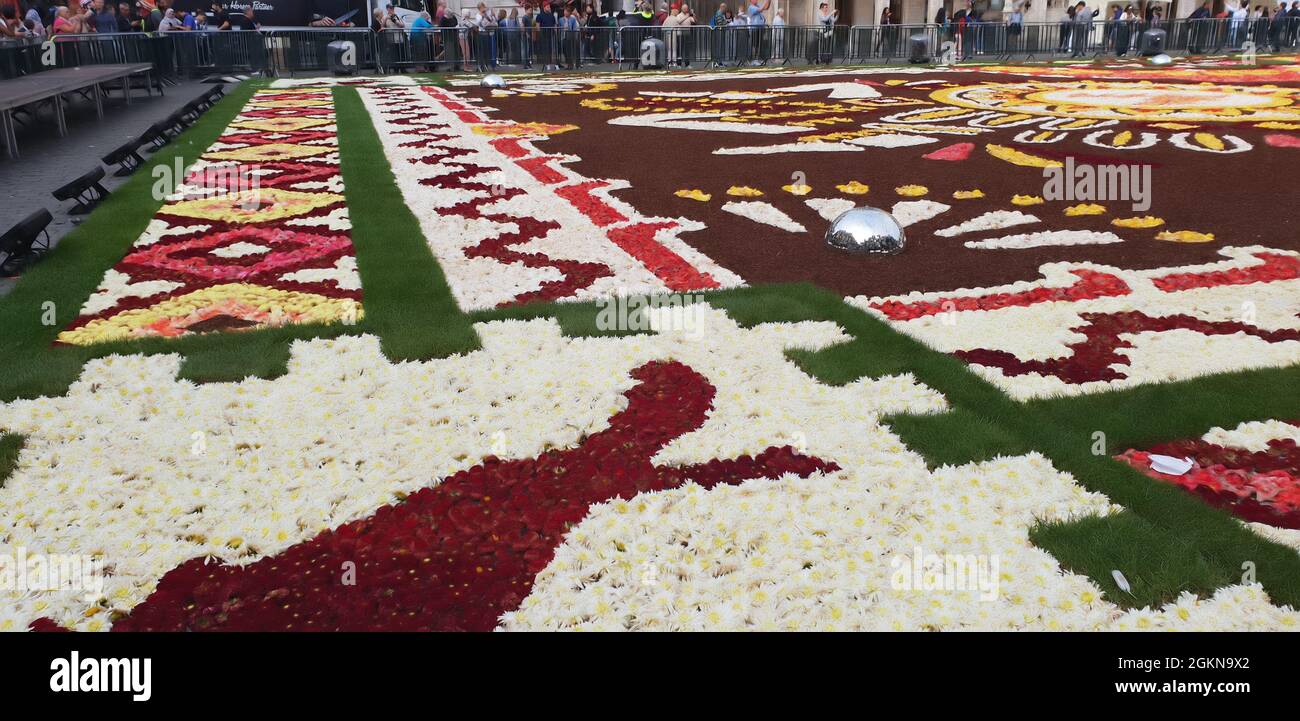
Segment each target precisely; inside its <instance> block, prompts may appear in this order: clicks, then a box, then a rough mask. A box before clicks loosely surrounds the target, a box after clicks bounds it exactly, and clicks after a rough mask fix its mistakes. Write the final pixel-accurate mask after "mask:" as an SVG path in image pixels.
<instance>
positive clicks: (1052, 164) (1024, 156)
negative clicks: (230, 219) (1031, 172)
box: [984, 143, 1064, 168]
mask: <svg viewBox="0 0 1300 721" xmlns="http://www.w3.org/2000/svg"><path fill="white" fill-rule="evenodd" d="M984 150H985V152H987V153H988V154H989V155H992V156H993V157H995V158H997V159H998V160H1005V161H1007V162H1008V163H1011V164H1012V165H1023V166H1026V167H1029V168H1060V167H1063V166H1064V164H1063V163H1061V161H1059V160H1049V159H1047V158H1040V157H1039V156H1037V155H1030V154H1029V153H1025V152H1021V151H1019V150H1016V149H1015V148H1008V147H1006V146H1005V145H994V144H992V143H990V144H988V145H985V146H984Z"/></svg>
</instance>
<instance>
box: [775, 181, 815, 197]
mask: <svg viewBox="0 0 1300 721" xmlns="http://www.w3.org/2000/svg"><path fill="white" fill-rule="evenodd" d="M781 190H784V191H785V192H787V193H790V194H791V195H807V194H809V193H811V192H812V186H811V185H808V184H807V183H791V184H790V185H782V186H781Z"/></svg>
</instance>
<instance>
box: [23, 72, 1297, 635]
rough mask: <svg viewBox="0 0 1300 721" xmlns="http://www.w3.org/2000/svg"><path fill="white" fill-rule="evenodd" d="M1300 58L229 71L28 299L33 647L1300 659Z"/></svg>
mask: <svg viewBox="0 0 1300 721" xmlns="http://www.w3.org/2000/svg"><path fill="white" fill-rule="evenodd" d="M1298 69H1300V66H1297V65H1294V64H1291V63H1288V62H1282V61H1273V62H1269V63H1265V64H1259V65H1245V64H1241V63H1238V62H1236V61H1234V60H1233V59H1231V58H1217V59H1213V58H1212V59H1205V60H1201V61H1195V62H1192V61H1187V62H1179V63H1175V64H1173V65H1171V66H1167V67H1162V68H1154V67H1147V66H1144V65H1142V64H1140V63H1114V64H1109V65H1107V64H1092V63H1086V64H1085V63H1074V64H1071V63H1058V64H1054V65H1025V66H1014V65H985V66H969V67H955V68H948V69H945V68H920V67H905V68H894V67H883V68H870V69H865V68H864V69H853V68H827V69H804V70H791V69H766V68H764V69H756V70H744V71H727V72H722V71H718V72H710V71H702V72H689V73H677V74H668V73H627V74H592V75H541V74H536V75H521V76H518V77H511V78H510V79H509V80H510V81H509V83H508V84H507V85H506V86H505V87H504V88H484V87H479V85H478V83H477V82H476V81H475V80H473V79H471V78H453V79H451V80H442V79H433V78H424V77H420V76H416V77H415V78H414V79H412V78H410V77H398V78H377V79H353V80H347V81H335V80H331V79H293V80H276V81H269V80H267V81H250V82H247V83H244V84H242V85H241V86H240V87H239V88H238V89H236V90H235V91H232V92H231V93H229V95H228V96H227V98H226V99H225V100H223V101H222V102H221V103H220V104H219V105H218V106H217V107H216V108H214V110H212V111H211V112H210V113H208V114H207V115H206V116H204V118H203V119H201V120H200V121H199V123H197V124H196V125H195V127H194V128H192V129H191V130H189V131H188V132H187V133H186V134H185V135H184V136H182V138H181V139H178V141H177V142H176V143H175V144H173V146H171V147H170V148H169V149H166V150H163V151H161V152H159V153H158V154H157V155H156V156H155V157H154V158H153V159H151V161H150V165H151V166H153V167H154V168H155V170H156V169H158V168H163V169H171V168H181V169H183V172H181V173H177V177H176V181H177V182H176V183H174V184H173V185H172V186H171V187H167V188H166V189H165V192H162V193H158V192H157V191H156V190H155V184H154V181H155V180H156V178H157V177H159V173H157V172H155V173H153V175H152V177H151V175H150V173H147V172H141V173H140V174H139V177H136V178H133V179H132V180H131V181H130V182H129V183H128V184H127V185H126V186H124V187H123V188H122V189H121V190H120V191H118V192H117V193H115V194H114V196H113V197H112V198H110V199H109V200H108V201H107V202H106V203H105V204H104V205H103V206H102V207H101V208H100V209H99V210H97V211H96V212H95V213H94V214H93V215H92V216H91V217H90V218H89V219H88V220H87V221H86V223H85V224H84V225H83V226H82V227H81V228H80V229H78V230H77V231H76V232H75V233H74V234H73V235H71V236H69V238H68V239H67V240H65V241H64V242H63V243H62V244H60V246H59V248H58V251H57V252H55V253H53V254H52V255H51V256H50V257H49V258H48V259H47V260H45V261H43V262H42V263H41V264H39V265H37V266H35V267H34V268H33V269H32V270H31V271H30V272H29V274H28V277H25V278H24V279H23V280H22V282H20V283H19V285H18V287H17V288H16V289H15V290H14V292H13V293H12V294H11V295H10V296H8V297H6V298H3V299H0V323H3V325H4V327H6V328H15V329H18V330H17V331H16V333H15V335H14V336H13V337H12V338H11V339H6V341H5V345H3V346H0V354H3V356H4V360H5V361H6V367H10V368H17V369H19V370H18V371H17V372H15V373H13V374H11V375H9V376H7V377H5V378H3V379H0V560H4V559H16V558H24V559H36V561H37V562H39V564H40V565H41V566H42V571H41V573H42V574H43V578H45V579H46V580H47V581H50V583H49V584H48V585H47V586H46V587H40V588H35V587H32V586H30V585H29V584H28V585H25V584H20V583H17V582H16V580H15V579H16V576H17V575H18V574H19V573H20V572H21V573H22V574H26V576H30V575H31V568H29V567H27V566H24V567H23V568H21V569H20V568H18V567H17V566H15V564H13V563H12V562H6V563H5V565H0V630H8V631H23V630H36V631H53V630H76V631H155V630H212V631H219V630H271V631H290V630H292V631H302V630H308V631H310V630H321V631H323V630H394V631H417V630H436V631H490V630H503V631H514V630H962V629H979V630H1157V629H1159V630H1166V629H1167V630H1295V629H1298V628H1300V611H1297V609H1298V608H1300V486H1298V485H1297V484H1298V483H1300V451H1297V445H1296V444H1297V442H1300V425H1298V423H1297V421H1296V420H1295V419H1297V418H1300V228H1297V227H1296V221H1295V219H1294V214H1293V213H1289V212H1288V211H1287V209H1286V204H1285V198H1284V195H1285V182H1286V180H1285V179H1286V178H1287V177H1288V175H1287V174H1288V173H1289V172H1290V168H1292V167H1293V165H1294V162H1295V159H1294V158H1293V157H1292V155H1293V154H1294V153H1297V152H1300V72H1298ZM1080 167H1088V168H1089V169H1092V168H1096V167H1117V168H1123V169H1124V170H1123V174H1122V177H1123V178H1125V179H1129V178H1136V179H1138V180H1134V181H1133V183H1132V184H1128V185H1121V184H1117V183H1112V187H1110V188H1109V190H1110V191H1116V190H1123V191H1126V193H1127V194H1121V195H1122V197H1118V196H1117V195H1116V193H1115V192H1111V193H1110V194H1109V195H1108V196H1106V194H1105V193H1099V192H1098V191H1099V190H1100V189H1101V186H1102V185H1104V184H1105V183H1104V181H1099V182H1100V184H1093V182H1098V181H1097V178H1094V179H1093V181H1090V184H1089V186H1088V188H1087V189H1081V187H1080V186H1079V184H1078V183H1077V182H1075V183H1074V184H1073V185H1070V186H1069V187H1068V188H1065V189H1064V192H1062V193H1058V192H1056V191H1057V190H1058V189H1057V188H1053V187H1052V186H1051V185H1050V184H1049V181H1048V180H1047V179H1049V178H1051V177H1053V173H1055V172H1057V171H1059V172H1061V173H1073V172H1074V171H1075V170H1076V169H1078V168H1080ZM1068 177H1069V178H1073V179H1074V180H1076V181H1077V179H1078V176H1077V175H1074V176H1068ZM1112 180H1113V178H1112ZM1139 180H1140V182H1139ZM1125 182H1127V180H1126V181H1125ZM1129 191H1131V192H1129ZM1101 196H1106V197H1101ZM859 205H871V206H875V207H879V208H883V209H885V210H888V211H890V212H891V213H892V214H893V215H894V216H895V218H896V219H897V220H898V221H899V223H900V224H901V225H902V226H904V228H905V231H906V235H907V244H906V248H905V249H904V251H903V252H902V253H899V254H897V255H892V256H865V255H850V254H845V253H843V252H841V251H837V250H835V249H832V248H830V247H828V246H827V245H826V244H825V243H824V242H823V236H824V234H825V231H826V228H827V226H828V224H829V223H830V222H831V221H832V220H833V219H834V218H836V217H837V216H838V215H840V214H841V213H843V212H844V211H846V210H848V209H851V208H853V207H856V206H859ZM70 556H73V557H81V558H86V559H91V560H92V561H93V564H94V566H95V568H97V569H98V570H99V573H98V575H97V579H96V580H97V583H95V584H94V587H93V588H91V589H87V588H85V587H80V586H77V585H76V584H69V583H55V582H53V581H52V580H51V579H52V578H53V577H52V576H51V573H50V569H52V568H53V567H54V565H55V564H56V562H57V559H62V558H67V557H70ZM46 563H48V564H49V567H48V568H46V567H45V565H44V564H46ZM5 574H8V576H6V575H5ZM63 580H64V581H67V580H68V579H63Z"/></svg>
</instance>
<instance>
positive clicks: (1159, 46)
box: [1138, 30, 1165, 55]
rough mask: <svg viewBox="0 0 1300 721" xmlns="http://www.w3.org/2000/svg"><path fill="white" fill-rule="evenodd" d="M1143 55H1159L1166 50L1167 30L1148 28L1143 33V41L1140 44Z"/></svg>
mask: <svg viewBox="0 0 1300 721" xmlns="http://www.w3.org/2000/svg"><path fill="white" fill-rule="evenodd" d="M1138 47H1139V48H1141V52H1142V54H1143V55H1159V54H1160V53H1163V52H1164V51H1165V31H1164V30H1147V31H1146V32H1144V33H1142V42H1141V44H1140V45H1139V46H1138Z"/></svg>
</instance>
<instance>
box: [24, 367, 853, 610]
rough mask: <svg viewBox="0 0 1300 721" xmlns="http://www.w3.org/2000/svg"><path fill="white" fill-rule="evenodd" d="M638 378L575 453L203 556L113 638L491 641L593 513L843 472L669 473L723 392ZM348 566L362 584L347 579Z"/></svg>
mask: <svg viewBox="0 0 1300 721" xmlns="http://www.w3.org/2000/svg"><path fill="white" fill-rule="evenodd" d="M633 377H634V378H635V379H636V380H638V381H639V383H638V384H637V385H636V386H634V387H633V388H632V389H631V390H629V391H628V392H627V394H626V396H627V399H628V405H627V409H626V410H624V411H622V412H620V413H618V414H616V415H615V416H613V417H612V418H611V419H610V423H609V428H608V429H607V430H604V431H601V432H599V433H596V434H593V435H591V436H588V437H587V438H586V439H585V440H583V441H582V442H581V443H580V444H579V445H578V446H576V447H574V448H572V449H568V450H552V451H548V452H546V453H544V454H542V455H540V456H538V457H536V458H531V459H527V460H513V461H504V460H500V459H497V458H493V457H489V458H488V459H486V460H485V461H484V462H483V463H482V464H480V465H478V466H475V467H474V468H471V469H468V470H466V471H462V472H460V473H457V474H455V475H453V476H451V477H449V478H447V479H446V480H444V481H443V482H442V483H440V484H439V485H437V486H433V487H430V488H425V489H422V490H420V491H417V492H415V493H413V494H411V495H410V496H409V497H408V498H407V499H406V500H405V501H404V502H401V503H398V504H395V505H390V506H385V507H383V508H380V509H379V510H378V511H377V512H375V513H374V514H373V515H371V516H369V517H367V518H364V519H361V520H358V521H354V522H352V523H348V524H346V525H344V526H342V527H340V528H337V529H334V530H330V531H325V532H323V533H321V534H319V535H317V536H316V537H315V538H312V539H311V540H309V541H306V542H303V543H300V544H298V545H296V546H293V547H291V548H289V549H287V550H286V551H284V552H282V553H279V554H277V555H275V556H271V557H267V558H264V559H262V560H260V561H258V562H256V563H253V564H251V565H248V566H243V567H237V566H230V565H226V564H223V563H213V562H205V560H204V559H201V558H196V559H192V560H190V561H188V562H186V563H184V564H182V565H181V566H179V567H177V568H175V569H173V570H172V571H170V572H168V573H167V574H166V575H165V576H164V577H163V578H162V580H161V581H160V582H159V584H158V588H157V590H155V591H154V593H153V594H152V595H151V596H150V597H149V598H148V599H146V600H145V602H144V603H142V604H140V605H139V606H136V607H135V608H134V609H132V610H131V612H130V613H129V614H127V615H126V616H124V617H122V618H119V619H117V620H116V621H115V623H114V625H113V630H115V631H145V630H149V631H152V630H243V631H255V630H353V631H361V630H385V631H404V630H448V631H449V630H470V631H486V630H490V629H492V628H493V627H494V626H495V625H496V623H497V619H498V617H499V616H500V615H501V614H502V613H504V612H506V611H510V610H513V609H516V608H518V606H519V604H520V603H521V602H522V601H523V599H524V598H525V597H526V596H527V595H528V593H529V591H530V590H531V588H532V584H533V579H534V577H535V576H536V575H537V573H538V572H539V571H541V570H542V569H543V568H544V567H545V566H546V564H547V563H549V562H550V560H551V558H552V557H553V556H554V554H555V549H556V548H557V546H558V545H559V544H560V542H561V540H562V538H563V536H564V534H565V533H566V532H567V531H568V530H569V529H570V528H572V527H573V526H574V525H575V524H577V523H578V522H580V521H581V520H582V519H583V518H584V517H585V516H586V515H587V512H588V509H589V508H590V507H591V506H592V505H593V504H597V503H601V502H603V501H608V500H612V499H616V498H623V499H629V498H632V497H633V496H635V495H636V494H638V493H642V492H645V491H660V490H665V489H670V488H675V487H678V486H681V485H682V484H684V483H686V482H688V481H692V482H695V483H697V484H700V485H701V486H703V487H705V488H711V487H713V486H715V485H717V484H720V483H731V484H734V483H739V482H741V481H743V480H746V479H752V478H759V477H764V478H775V477H779V476H781V475H783V474H786V473H793V474H796V475H799V476H808V475H810V474H813V473H818V472H826V471H834V470H837V469H838V467H837V466H836V465H835V464H834V463H830V462H827V461H823V460H820V459H817V458H810V457H807V456H802V455H799V454H798V453H796V452H794V451H793V450H792V449H791V448H790V447H788V446H785V447H780V448H776V447H772V448H768V449H766V450H764V451H763V452H761V453H759V454H758V455H757V456H754V457H750V456H741V457H739V458H735V459H729V460H721V459H715V460H712V461H709V462H707V463H704V464H700V465H692V466H684V467H668V466H656V465H654V463H652V461H651V458H652V457H653V456H654V454H655V453H657V452H658V451H659V450H660V449H661V448H663V447H664V446H665V445H667V444H668V443H669V442H670V441H672V440H673V439H674V438H677V437H679V436H681V435H682V434H684V433H687V432H689V431H691V430H694V429H696V428H698V427H700V425H701V424H702V423H703V422H704V420H705V418H706V417H707V415H708V412H709V409H710V408H711V407H712V402H713V395H714V388H713V386H711V385H710V384H709V383H708V381H707V380H705V378H704V377H703V376H701V375H700V374H698V373H696V372H695V371H693V370H691V369H690V368H688V367H687V366H685V365H683V364H681V363H678V362H652V363H647V364H645V365H643V366H641V367H640V368H638V369H637V370H636V371H634V372H633ZM349 568H355V579H354V581H355V583H354V585H349V584H348V583H346V581H347V580H348V576H347V575H346V571H347V569H349ZM41 623H42V627H48V626H50V625H52V624H50V623H47V622H44V620H43V621H42V622H41Z"/></svg>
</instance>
